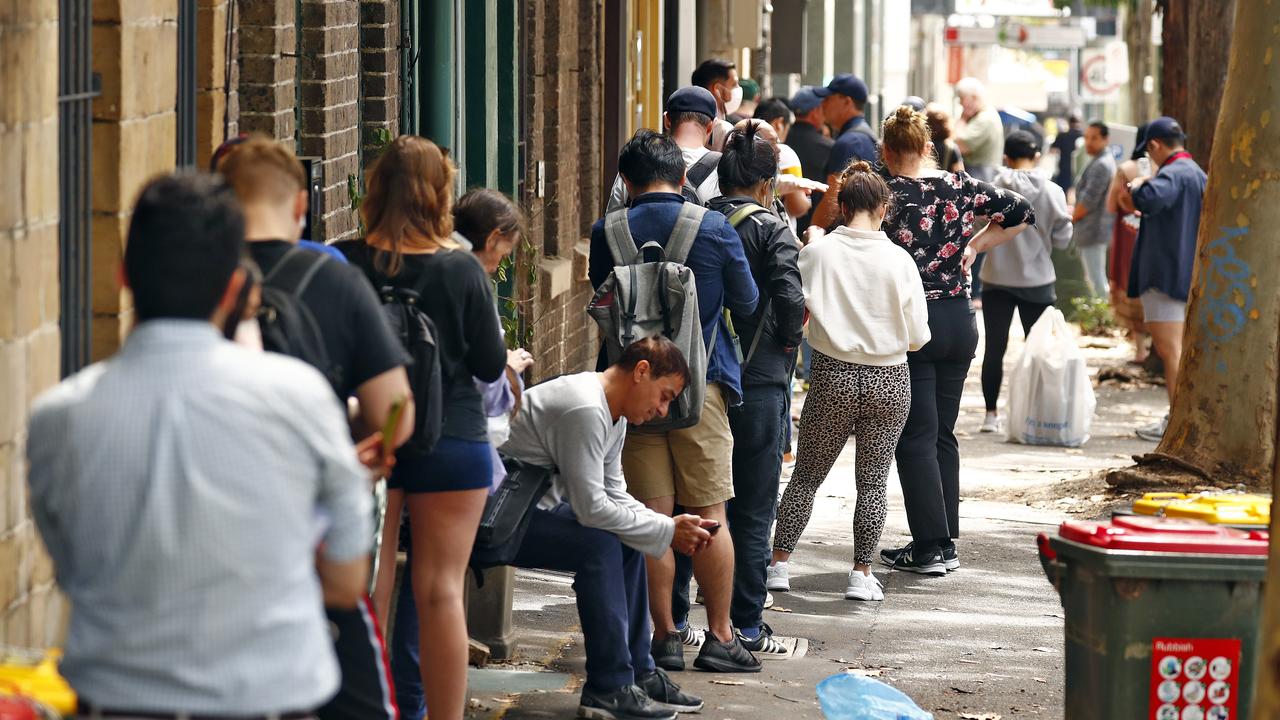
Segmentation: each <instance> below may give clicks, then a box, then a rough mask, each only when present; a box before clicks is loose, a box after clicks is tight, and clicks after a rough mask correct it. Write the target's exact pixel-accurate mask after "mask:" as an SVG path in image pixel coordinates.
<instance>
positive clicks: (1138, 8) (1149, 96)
mask: <svg viewBox="0 0 1280 720" xmlns="http://www.w3.org/2000/svg"><path fill="white" fill-rule="evenodd" d="M1128 10H1129V14H1128V16H1127V17H1126V18H1125V27H1124V40H1125V44H1126V45H1128V47H1129V112H1130V117H1131V118H1132V120H1133V124H1134V125H1140V124H1142V123H1144V122H1146V121H1147V120H1150V119H1151V118H1152V117H1154V116H1155V114H1156V96H1155V93H1149V92H1147V91H1146V89H1145V88H1144V87H1143V79H1144V78H1146V77H1147V76H1148V75H1150V76H1152V77H1154V76H1155V74H1156V63H1155V46H1154V45H1153V44H1152V42H1151V32H1152V29H1151V27H1152V16H1153V15H1154V14H1155V11H1156V8H1155V0H1130V3H1129V6H1128Z"/></svg>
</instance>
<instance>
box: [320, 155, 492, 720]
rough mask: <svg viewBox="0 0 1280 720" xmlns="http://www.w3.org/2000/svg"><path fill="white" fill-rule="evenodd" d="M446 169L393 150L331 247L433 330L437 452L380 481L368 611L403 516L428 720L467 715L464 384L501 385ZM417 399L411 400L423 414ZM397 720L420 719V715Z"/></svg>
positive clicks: (480, 481) (390, 572)
mask: <svg viewBox="0 0 1280 720" xmlns="http://www.w3.org/2000/svg"><path fill="white" fill-rule="evenodd" d="M453 179H454V167H453V163H451V162H450V161H449V158H448V157H447V156H446V155H445V154H444V152H443V151H442V150H441V149H440V148H439V147H437V146H436V144H435V143H433V142H431V141H430V140H426V139H423V138H420V137H414V136H401V137H398V138H396V139H395V141H394V142H392V143H391V145H390V146H388V147H387V149H386V150H385V151H384V152H383V154H382V155H381V156H380V157H379V158H378V160H377V161H376V162H374V164H373V166H372V167H371V168H370V169H369V172H368V175H367V183H368V192H367V194H366V195H365V199H364V203H363V204H362V205H361V208H360V211H361V215H362V216H363V218H364V226H365V228H366V230H367V232H366V235H365V237H364V238H363V239H362V240H350V241H345V242H341V243H338V244H337V245H338V248H339V249H340V250H342V252H343V254H345V255H346V256H347V258H348V259H349V260H350V261H351V263H352V264H353V265H356V266H357V267H359V268H361V269H362V270H364V272H365V274H366V275H367V276H368V277H369V279H370V281H371V282H372V283H373V286H374V288H375V289H377V290H378V292H379V294H380V295H382V296H383V297H384V298H386V297H387V296H390V295H393V294H403V293H404V292H406V291H408V292H412V293H416V294H417V296H418V298H417V300H416V304H417V306H418V307H420V308H421V309H422V310H423V312H425V313H426V314H427V315H428V316H429V317H430V318H431V320H432V322H434V323H435V326H436V342H437V346H438V353H439V358H440V370H441V379H442V381H443V397H444V406H443V411H444V412H443V416H444V421H443V424H442V427H441V434H440V439H439V441H438V442H437V443H436V444H435V446H434V448H432V449H431V450H430V451H426V452H424V451H422V450H418V449H415V448H414V447H413V441H412V440H411V441H410V442H409V443H408V444H406V446H405V447H403V448H401V449H400V451H399V452H398V453H397V454H396V464H395V468H394V469H393V470H392V473H391V477H390V478H388V481H387V488H388V493H387V496H388V497H387V510H386V523H385V526H384V532H383V535H382V553H381V558H380V563H381V564H380V567H379V568H378V580H377V586H376V590H375V592H374V605H375V609H376V611H377V614H378V619H379V620H380V621H381V622H382V623H383V624H384V625H385V623H386V620H387V613H388V609H389V606H390V602H391V592H392V585H393V581H394V574H395V568H396V560H395V553H396V549H397V547H398V545H399V542H398V539H399V531H400V516H401V512H402V510H403V508H404V507H405V505H406V504H407V505H408V508H409V530H410V535H411V536H412V543H411V546H410V549H409V563H410V570H411V577H412V584H413V595H414V600H415V604H416V605H417V608H418V626H419V647H420V651H421V655H420V660H421V677H422V681H423V683H422V684H423V686H424V688H425V693H426V698H425V699H426V704H427V705H429V706H430V708H431V718H432V720H442V719H445V720H449V719H452V720H458V719H460V718H461V717H462V714H463V710H464V708H465V705H466V697H467V695H466V689H467V623H466V614H465V611H464V608H463V602H462V597H463V583H464V580H465V576H466V569H467V561H468V559H469V558H470V557H471V546H472V542H473V541H474V539H475V535H476V527H477V526H478V525H479V524H480V513H481V512H482V511H483V509H484V501H485V497H486V496H487V494H488V493H487V491H488V488H489V485H490V482H491V481H492V474H493V465H492V459H491V453H490V448H489V443H488V421H487V419H486V417H485V413H484V409H483V407H482V403H481V397H480V392H479V390H477V389H476V384H475V382H473V380H472V377H473V376H474V377H475V378H478V379H479V380H482V381H484V382H492V381H494V380H496V379H498V378H499V377H501V376H502V373H503V369H504V368H505V367H506V363H507V350H506V347H505V346H504V344H503V341H502V333H501V330H500V329H499V326H498V316H497V314H496V313H494V311H493V295H492V292H493V291H492V289H491V286H490V283H489V277H488V275H487V274H486V273H485V270H484V267H483V266H481V264H480V261H479V260H477V259H476V256H475V255H474V254H472V253H471V252H468V251H466V250H462V249H460V246H459V244H458V243H457V242H456V241H454V240H453V239H451V235H452V234H453ZM427 401H428V399H427V398H415V402H416V403H417V404H418V405H419V406H423V407H425V404H426V403H427ZM399 700H400V702H401V703H402V706H401V711H402V713H404V716H405V717H415V716H416V717H421V704H422V699H421V698H417V699H416V704H417V705H418V706H419V707H417V708H414V707H406V706H405V705H404V703H405V700H406V698H405V697H404V696H403V695H401V696H400V697H399Z"/></svg>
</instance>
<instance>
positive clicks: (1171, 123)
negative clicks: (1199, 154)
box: [1142, 116, 1187, 149]
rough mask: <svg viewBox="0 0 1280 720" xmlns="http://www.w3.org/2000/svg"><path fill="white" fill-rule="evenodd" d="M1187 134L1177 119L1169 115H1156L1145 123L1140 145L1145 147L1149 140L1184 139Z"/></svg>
mask: <svg viewBox="0 0 1280 720" xmlns="http://www.w3.org/2000/svg"><path fill="white" fill-rule="evenodd" d="M1186 137H1187V134H1186V133H1184V132H1182V126H1181V125H1179V124H1178V121H1177V120H1174V119H1173V118H1171V117H1168V116H1165V117H1158V118H1156V119H1155V120H1152V121H1151V124H1150V125H1147V132H1146V134H1145V135H1143V137H1142V146H1143V148H1144V149H1145V148H1146V145H1147V143H1148V142H1150V141H1151V140H1178V141H1181V140H1185V139H1186Z"/></svg>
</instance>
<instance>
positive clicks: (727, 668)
mask: <svg viewBox="0 0 1280 720" xmlns="http://www.w3.org/2000/svg"><path fill="white" fill-rule="evenodd" d="M693 666H694V667H696V668H698V669H699V670H706V671H708V672H720V673H756V672H760V661H759V660H758V659H756V656H755V655H752V654H751V651H749V650H747V649H746V648H745V647H743V646H742V641H741V640H740V639H739V638H738V637H737V636H736V635H735V636H734V638H733V640H731V641H729V642H727V643H725V642H720V638H718V637H716V636H715V635H714V634H713V633H711V632H710V631H708V632H707V639H706V642H704V643H702V650H700V651H699V652H698V657H697V659H695V660H694V661H693Z"/></svg>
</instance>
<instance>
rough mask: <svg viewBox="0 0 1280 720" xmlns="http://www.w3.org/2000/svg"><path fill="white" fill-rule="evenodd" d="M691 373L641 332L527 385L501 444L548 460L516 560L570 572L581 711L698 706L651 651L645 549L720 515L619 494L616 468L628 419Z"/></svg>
mask: <svg viewBox="0 0 1280 720" xmlns="http://www.w3.org/2000/svg"><path fill="white" fill-rule="evenodd" d="M688 381H689V366H688V364H687V363H686V362H685V359H684V355H683V354H682V353H681V352H680V349H679V348H678V347H676V346H675V345H674V344H672V343H671V341H670V340H667V339H665V338H662V337H657V338H648V339H645V340H639V341H637V342H635V343H633V344H632V345H631V346H629V347H628V348H627V349H626V350H625V351H624V352H623V354H622V357H621V358H619V360H618V362H617V363H615V364H614V365H613V366H611V367H610V368H609V369H608V370H606V371H604V372H602V373H579V374H576V375H564V376H562V377H559V378H556V379H554V380H550V381H548V382H545V383H543V384H541V385H538V386H535V387H533V388H530V389H529V391H528V392H526V393H525V394H524V397H523V400H522V407H521V408H520V413H519V415H518V416H517V418H516V421H515V422H514V423H513V425H512V428H511V437H510V439H509V440H507V442H506V444H505V445H503V446H502V452H503V453H504V454H505V455H508V456H510V457H514V458H516V459H519V460H522V461H524V462H526V463H530V464H533V465H540V466H543V467H552V468H555V469H556V472H555V478H554V481H553V484H552V489H551V492H550V493H549V494H548V497H547V498H546V499H544V500H543V502H542V503H541V504H540V506H539V507H538V509H536V510H535V511H534V513H533V515H532V517H531V519H530V522H529V529H528V532H527V534H526V535H525V537H524V540H523V541H522V543H521V545H520V550H519V552H518V553H517V555H516V559H515V562H514V563H513V564H514V565H516V566H517V567H524V568H537V569H545V570H558V571H562V572H572V573H574V581H573V589H574V592H575V593H576V594H577V598H578V617H579V619H580V620H581V622H582V634H583V637H584V639H585V641H586V651H587V682H586V685H585V687H583V690H582V700H581V704H580V706H579V708H578V711H579V715H580V716H581V717H589V718H605V719H608V720H625V719H630V718H637V719H644V720H652V719H653V718H668V719H670V718H674V717H675V713H676V712H696V711H698V710H700V709H701V708H702V701H701V700H700V699H698V698H696V697H693V696H690V695H688V694H686V693H683V692H681V691H680V688H679V687H678V686H677V685H676V684H675V683H673V682H671V680H670V679H669V678H668V677H667V675H666V673H665V672H664V671H662V670H661V669H659V668H657V667H656V666H655V665H654V663H653V658H652V657H651V656H650V653H649V649H650V642H651V634H650V630H649V601H648V593H647V585H648V582H647V579H646V574H645V562H644V555H646V554H648V555H660V554H662V553H664V552H665V551H666V550H667V548H674V549H676V550H678V551H680V552H683V553H686V554H693V553H695V552H698V551H700V550H702V549H704V548H706V547H707V546H708V545H709V544H710V543H711V537H712V533H713V532H714V531H715V530H717V529H719V528H718V523H716V522H715V521H712V520H703V519H702V518H699V517H698V516H696V515H677V516H675V517H668V516H665V515H663V514H661V513H658V512H655V511H653V510H650V509H649V508H647V507H645V506H644V505H643V504H642V503H640V502H639V501H638V500H636V499H635V498H633V497H631V495H629V494H628V493H627V486H626V481H625V480H624V479H623V476H622V445H623V442H624V441H625V440H626V436H627V425H628V423H635V424H637V425H638V424H642V423H645V422H648V421H649V420H652V419H654V418H657V417H662V416H664V415H666V413H667V407H668V405H669V404H670V403H671V402H672V401H673V400H675V398H676V397H677V396H678V395H679V394H680V392H681V391H682V390H683V389H684V386H685V384H686V383H687V382H688Z"/></svg>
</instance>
